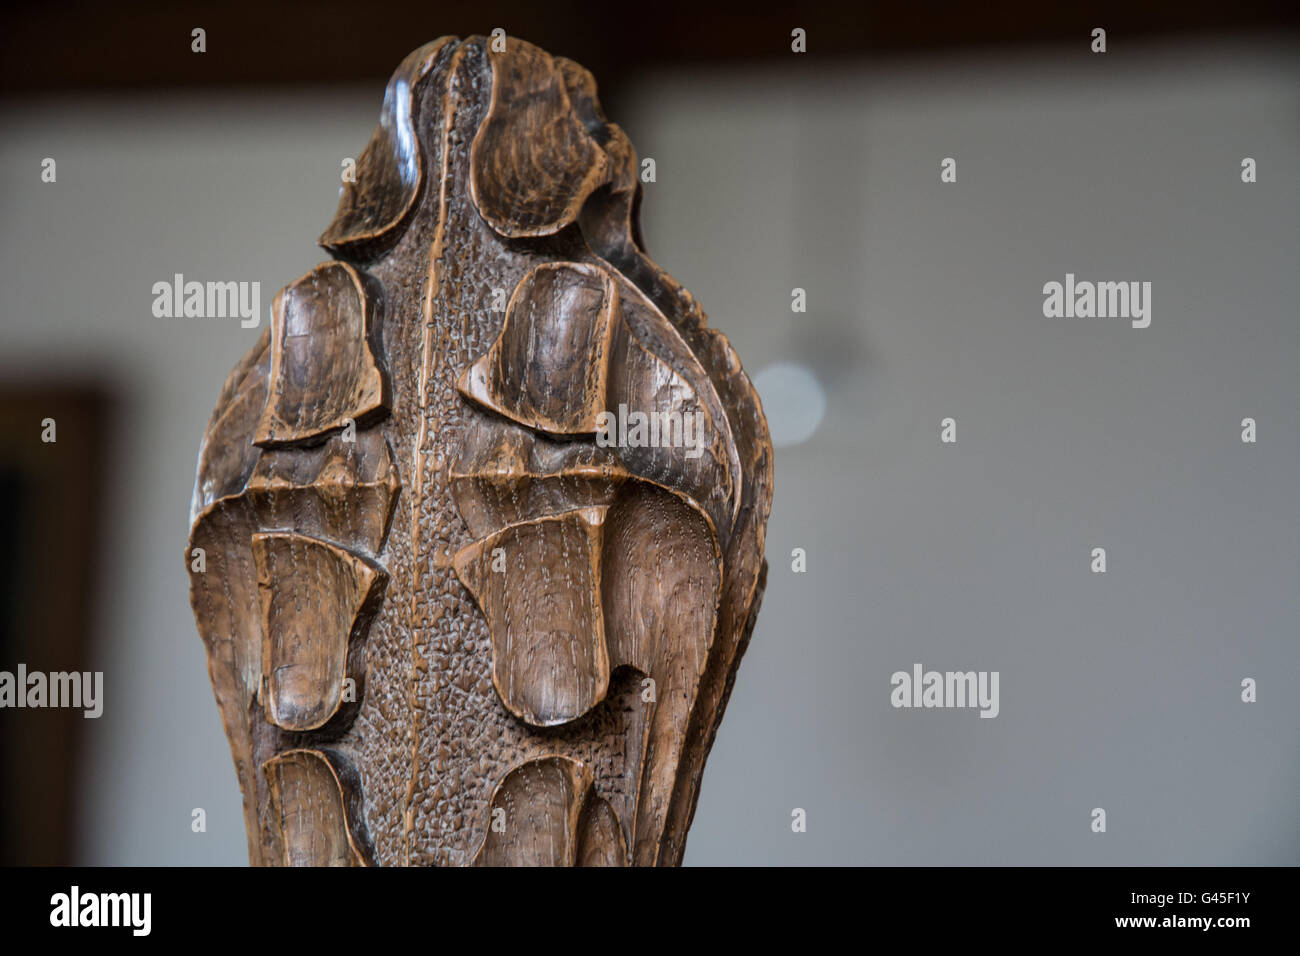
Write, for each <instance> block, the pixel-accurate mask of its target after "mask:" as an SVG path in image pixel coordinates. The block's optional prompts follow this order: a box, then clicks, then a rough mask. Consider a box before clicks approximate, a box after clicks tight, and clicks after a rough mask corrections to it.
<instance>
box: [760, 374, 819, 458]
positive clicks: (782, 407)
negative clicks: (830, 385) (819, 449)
mask: <svg viewBox="0 0 1300 956" xmlns="http://www.w3.org/2000/svg"><path fill="white" fill-rule="evenodd" d="M754 388H756V389H757V390H758V397H759V398H760V399H762V401H763V413H764V414H765V415H767V427H768V428H769V429H770V430H771V432H772V444H773V445H775V446H776V447H777V448H786V447H789V446H791V445H802V444H803V443H804V442H806V441H807V440H808V439H809V438H811V437H812V436H813V433H814V432H816V431H817V426H818V425H820V424H821V423H822V416H824V415H825V414H826V393H825V392H824V391H823V390H822V386H821V383H820V382H818V381H817V377H816V376H815V375H813V373H812V372H810V371H808V369H806V368H804V367H803V366H802V365H795V364H794V363H793V362H777V363H775V364H773V365H769V366H768V367H767V368H765V369H763V370H762V371H761V372H759V373H758V374H757V375H755V376H754Z"/></svg>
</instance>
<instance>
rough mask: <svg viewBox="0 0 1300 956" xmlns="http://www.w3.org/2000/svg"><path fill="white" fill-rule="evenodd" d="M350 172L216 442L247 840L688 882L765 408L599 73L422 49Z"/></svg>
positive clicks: (226, 658) (749, 525) (492, 54)
mask: <svg viewBox="0 0 1300 956" xmlns="http://www.w3.org/2000/svg"><path fill="white" fill-rule="evenodd" d="M499 42H500V41H499ZM357 173H358V175H357V179H356V182H355V183H346V184H345V185H344V188H343V191H342V195H341V197H340V201H339V208H338V213H337V214H336V216H335V218H334V221H333V222H332V223H331V224H330V225H329V227H328V228H327V229H326V231H325V233H324V235H323V236H322V237H321V244H322V245H323V246H325V247H326V248H327V249H329V250H330V251H331V252H332V253H334V255H335V256H336V257H337V261H334V262H329V263H325V264H323V265H321V266H318V267H317V268H316V269H314V270H312V272H310V273H308V274H307V275H306V276H304V277H302V278H300V279H298V280H296V281H295V282H293V283H291V284H290V285H289V286H288V287H287V288H286V289H285V290H284V291H283V292H282V293H281V294H280V296H279V297H278V298H277V301H276V304H275V307H274V308H273V313H272V326H271V328H270V329H269V330H268V331H267V333H266V334H264V335H263V337H262V339H261V341H260V342H259V343H258V345H257V346H256V347H255V348H254V349H253V350H252V352H250V353H249V355H248V356H247V357H246V358H245V360H244V361H243V362H242V363H241V364H240V366H239V367H238V368H237V369H236V370H235V371H234V372H233V373H232V374H231V376H230V379H229V380H228V381H227V383H226V387H225V389H224V390H223V393H222V395H221V398H220V399H219V401H218V406H217V410H216V412H215V413H214V415H213V419H212V422H211V424H210V425H209V428H208V432H207V435H206V436H205V438H204V441H203V446H202V450H201V453H200V461H199V474H198V480H197V485H196V489H195V499H194V509H193V518H194V520H193V532H192V536H191V542H190V545H191V553H190V554H189V555H188V556H187V560H189V561H190V564H191V598H192V603H193V605H194V611H195V616H196V619H197V621H198V624H199V629H200V631H201V633H202V636H203V639H204V641H205V642H206V644H207V647H208V655H209V669H210V672H211V676H212V680H213V686H214V689H215V691H216V696H217V702H218V705H219V707H220V709H221V713H222V717H223V720H224V722H225V726H226V731H227V734H228V736H229V738H230V741H231V748H232V752H233V754H234V758H235V764H236V768H237V771H238V773H239V778H240V783H241V786H242V787H243V791H244V798H245V813H246V818H247V826H248V835H249V857H250V859H251V861H252V862H253V863H263V864H281V863H288V864H291V865H371V864H381V865H394V864H398V865H400V864H410V865H428V864H432V865H464V864H478V865H503V864H505V865H511V864H513V865H528V864H541V865H627V864H636V865H671V864H676V863H678V862H680V860H681V856H682V852H683V848H684V845H685V838H686V832H687V829H688V828H689V826H690V821H691V816H692V814H693V812H694V808H695V802H696V799H697V796H698V792H699V785H700V778H701V775H702V772H703V765H704V760H705V757H706V756H707V754H708V750H709V748H710V746H711V744H712V741H713V735H714V732H715V731H716V728H717V726H718V722H719V721H720V720H721V718H722V712H723V708H724V707H725V705H726V698H727V694H728V692H729V690H730V687H731V682H732V680H733V679H734V676H735V672H736V668H737V666H738V663H739V660H740V656H741V654H742V653H743V651H744V647H745V644H746V642H747V640H748V638H749V634H750V632H751V631H752V628H753V624H754V616H755V614H756V613H757V608H758V603H759V598H760V596H761V593H762V587H763V577H764V571H765V568H764V563H763V536H764V526H765V523H766V520H767V514H768V510H769V507H770V503H771V494H772V484H771V482H772V476H771V470H772V449H771V445H770V442H769V440H768V435H767V425H766V422H765V420H764V418H763V413H762V409H761V407H760V405H759V401H758V397H757V395H756V394H755V393H754V390H753V388H752V386H751V385H750V383H749V380H748V378H747V377H746V376H745V373H744V371H743V370H742V369H741V366H740V362H739V360H738V359H737V357H736V355H735V353H734V352H733V351H732V350H731V347H730V346H729V345H728V343H727V340H726V338H725V337H724V336H723V335H722V334H721V333H719V332H716V331H714V330H713V329H710V328H708V326H707V324H706V321H705V316H704V313H703V311H702V310H701V309H700V307H699V305H698V304H697V303H696V302H695V300H694V299H693V298H692V297H691V295H690V294H689V293H688V292H686V290H684V289H682V288H681V287H680V286H679V285H678V284H677V283H676V282H675V281H673V279H671V278H670V277H669V276H668V275H667V274H665V273H664V272H663V271H662V270H660V269H659V268H658V267H657V266H656V265H655V264H654V263H653V262H651V261H650V259H649V258H648V257H647V256H646V255H645V252H644V250H643V249H642V248H641V247H640V245H639V241H638V238H637V236H638V231H637V227H636V223H635V213H634V210H635V209H636V208H637V205H638V202H639V184H638V181H637V175H636V174H637V163H636V154H635V151H634V150H633V148H632V146H631V144H630V143H629V142H628V140H627V137H626V136H624V134H623V132H622V131H621V130H620V129H619V128H618V127H617V126H615V125H614V124H612V123H609V122H608V121H607V120H606V119H605V118H604V115H603V114H602V112H601V109H600V106H599V104H598V102H597V100H596V94H595V83H594V81H593V80H592V78H591V76H590V75H589V74H588V73H587V72H586V71H585V70H583V69H582V68H581V67H579V66H577V65H576V64H574V63H572V62H569V61H567V60H564V59H562V58H554V57H551V56H550V55H548V54H547V53H545V52H543V51H542V50H540V49H538V48H537V47H534V46H532V45H530V44H528V43H525V42H523V41H521V40H518V39H515V38H513V37H511V38H507V39H505V40H504V43H503V44H500V45H498V44H494V43H493V42H492V41H489V40H487V39H485V38H482V37H472V38H470V39H468V40H464V41H461V40H457V39H454V38H447V37H444V38H443V39H441V40H437V41H435V42H433V43H430V44H428V45H426V46H424V47H421V48H420V49H418V50H416V51H415V52H414V53H412V54H411V55H410V56H409V57H407V58H406V60H404V61H403V63H402V64H401V65H400V66H399V68H398V70H397V71H396V73H395V74H394V75H393V79H392V81H391V82H390V85H389V88H388V93H387V96H386V97H385V100H384V114H383V117H382V120H381V122H380V125H379V127H378V128H377V129H376V131H375V134H374V137H373V139H372V140H371V142H370V145H369V146H368V147H367V148H366V150H365V152H364V153H363V154H362V156H361V158H360V161H359V163H358V170H357ZM194 549H202V556H203V559H204V560H203V562H201V564H202V566H200V564H199V563H196V562H195V552H194Z"/></svg>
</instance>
